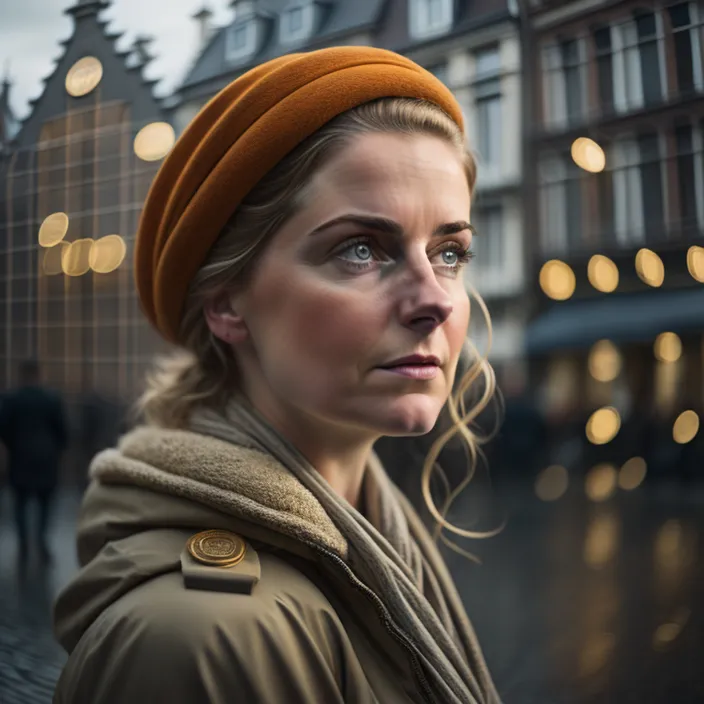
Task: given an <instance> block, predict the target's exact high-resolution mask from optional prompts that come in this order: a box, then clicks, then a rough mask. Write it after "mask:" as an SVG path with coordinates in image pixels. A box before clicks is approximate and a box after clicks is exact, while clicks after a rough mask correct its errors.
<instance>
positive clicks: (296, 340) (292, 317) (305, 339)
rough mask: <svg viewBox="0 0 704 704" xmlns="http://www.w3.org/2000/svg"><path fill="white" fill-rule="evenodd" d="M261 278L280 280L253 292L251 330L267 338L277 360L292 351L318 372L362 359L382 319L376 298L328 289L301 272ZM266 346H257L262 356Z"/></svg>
mask: <svg viewBox="0 0 704 704" xmlns="http://www.w3.org/2000/svg"><path fill="white" fill-rule="evenodd" d="M266 280H268V281H277V282H280V283H278V284H276V285H272V286H267V287H266V290H262V289H260V290H258V291H257V292H256V296H255V298H254V303H255V306H254V308H253V316H252V317H253V320H255V321H256V323H255V329H254V330H253V332H254V334H255V335H256V336H258V337H260V338H262V339H263V338H267V340H268V348H273V349H274V350H275V351H276V354H277V358H278V363H279V364H284V365H285V364H287V362H288V361H289V360H290V361H291V362H292V361H293V358H294V357H295V358H296V363H297V365H298V368H299V369H301V370H302V369H303V368H304V367H309V368H313V369H314V370H315V371H316V374H320V372H321V371H324V370H325V369H330V370H331V372H332V373H335V371H334V370H336V371H339V370H341V369H342V368H343V367H351V366H354V367H358V366H359V364H360V363H361V364H364V363H365V362H366V361H368V360H367V356H368V355H369V354H370V353H371V352H372V350H373V349H374V347H375V345H376V344H377V342H378V340H379V337H380V335H381V334H383V330H384V329H385V327H386V325H387V316H386V312H385V306H384V305H383V301H382V300H378V301H377V300H375V299H374V300H372V298H373V297H371V296H369V295H363V294H361V293H360V292H359V291H350V290H344V291H343V290H340V289H334V288H332V287H330V286H326V285H325V284H321V283H320V282H319V281H318V282H313V281H310V280H309V279H308V277H305V276H298V277H296V278H295V279H293V277H289V278H288V279H285V278H284V277H283V276H280V275H279V276H274V275H269V276H268V277H267V279H266ZM265 344H266V343H265ZM270 352H271V349H266V350H260V353H261V354H263V355H265V356H269V353H270ZM272 361H273V360H272ZM372 363H373V362H372Z"/></svg>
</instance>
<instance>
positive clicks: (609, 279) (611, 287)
mask: <svg viewBox="0 0 704 704" xmlns="http://www.w3.org/2000/svg"><path fill="white" fill-rule="evenodd" d="M587 277H588V278H589V283H590V284H591V285H592V286H593V287H594V288H595V289H596V290H597V291H601V292H602V293H612V292H613V291H615V290H616V288H617V287H618V267H617V266H616V264H615V263H614V262H613V261H612V260H611V259H609V258H608V257H605V256H604V255H603V254H595V255H594V256H593V257H592V258H591V259H590V260H589V264H588V265H587Z"/></svg>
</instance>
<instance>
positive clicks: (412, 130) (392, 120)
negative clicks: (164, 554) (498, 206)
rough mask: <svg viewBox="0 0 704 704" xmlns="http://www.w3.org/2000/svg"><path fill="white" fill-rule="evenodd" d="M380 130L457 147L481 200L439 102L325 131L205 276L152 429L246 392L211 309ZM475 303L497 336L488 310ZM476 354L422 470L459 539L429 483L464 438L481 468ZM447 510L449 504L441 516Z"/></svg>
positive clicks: (151, 383)
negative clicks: (339, 156) (322, 175)
mask: <svg viewBox="0 0 704 704" xmlns="http://www.w3.org/2000/svg"><path fill="white" fill-rule="evenodd" d="M379 132H382V133H383V132H387V133H397V134H407V135H415V134H424V135H433V136H436V137H439V138H440V139H443V140H444V141H446V142H448V143H450V144H452V145H453V146H454V147H455V148H456V149H457V151H458V153H460V154H461V156H462V158H463V161H464V165H465V171H466V175H467V182H468V184H469V188H470V191H471V192H473V190H474V185H475V181H476V165H475V160H474V158H473V156H472V155H471V154H470V153H469V152H468V151H467V149H466V146H465V138H464V135H463V134H462V131H461V130H460V129H459V127H458V126H457V125H456V124H455V122H454V121H453V120H452V119H451V118H450V117H449V116H448V115H447V114H446V113H445V112H443V111H442V110H441V109H440V108H438V107H436V106H435V105H433V104H431V103H428V102H425V101H420V100H415V99H407V98H383V99H381V100H376V101H373V102H370V103H366V104H364V105H361V106H360V107H357V108H354V109H353V110H350V111H348V112H346V113H344V114H342V115H340V116H339V117H337V118H335V119H334V120H332V121H331V122H329V123H328V124H326V125H325V126H324V127H322V128H321V129H320V130H318V131H317V132H316V133H315V134H314V135H312V136H311V137H309V138H308V139H307V140H306V141H304V142H303V143H302V144H301V145H299V146H298V147H297V148H296V149H295V150H294V151H293V152H291V154H289V155H288V156H287V157H286V158H284V159H283V160H282V161H281V162H280V163H279V164H278V165H277V166H276V168H275V169H273V170H272V171H271V172H269V173H268V174H267V176H266V177H265V178H264V179H262V181H261V182H260V183H259V184H258V185H257V186H256V187H255V188H254V189H253V190H252V192H251V193H250V194H249V196H248V197H247V198H246V199H245V201H244V202H242V203H241V204H240V205H239V207H238V208H237V211H236V212H235V214H234V216H233V217H232V218H231V220H230V222H229V223H228V224H227V226H226V227H225V229H224V230H223V233H222V234H221V236H220V237H219V239H218V241H217V242H216V243H215V245H214V246H213V248H212V249H211V251H210V253H209V255H208V257H207V259H206V261H205V263H204V264H203V266H202V267H201V268H200V270H199V271H198V273H197V274H196V276H195V278H194V280H193V281H192V283H191V285H190V288H189V292H188V296H187V298H186V302H185V305H184V314H183V320H182V323H181V329H180V340H181V344H182V346H183V348H184V349H183V350H181V351H179V352H176V353H173V354H171V355H168V356H166V357H162V358H160V359H158V360H157V365H156V368H155V370H154V371H153V373H151V374H150V375H149V376H148V377H147V389H146V391H145V392H144V394H143V395H142V397H141V399H140V401H139V403H138V410H139V411H140V412H141V414H142V415H143V417H144V418H145V420H146V421H147V422H148V423H152V424H155V425H159V426H163V427H171V428H179V427H184V426H185V425H186V424H187V422H188V419H189V416H190V414H191V412H192V410H194V409H195V408H196V407H199V406H211V407H215V408H219V409H222V408H224V406H225V405H226V403H227V401H228V400H229V398H230V397H231V395H232V390H233V389H235V388H237V384H238V376H239V375H238V369H237V365H236V362H235V359H234V356H233V355H232V352H231V350H230V349H229V347H228V346H227V345H226V344H225V343H224V342H222V341H221V340H219V339H218V338H217V337H215V335H213V334H212V332H211V331H210V329H209V327H208V325H207V323H206V320H205V316H204V315H203V308H204V305H205V303H206V302H207V301H208V300H211V299H212V298H213V297H215V296H217V295H219V294H221V293H222V292H223V291H232V290H233V289H237V288H242V287H246V285H247V280H248V276H249V275H250V273H251V272H252V270H253V269H254V268H255V266H256V262H257V260H258V258H259V256H260V255H261V253H262V252H263V251H264V249H265V248H266V246H267V244H268V243H269V241H270V240H271V238H272V236H273V235H274V234H275V233H276V231H277V230H278V229H279V228H280V227H281V226H282V225H283V224H284V223H285V222H286V221H287V220H288V219H289V218H290V217H291V216H292V215H293V214H294V213H295V212H296V211H297V210H298V209H299V208H300V207H301V206H302V204H303V203H304V202H305V200H306V195H307V190H308V186H309V184H310V182H311V180H312V177H313V175H314V174H315V173H316V172H317V170H318V169H319V168H320V167H321V165H322V164H323V163H324V162H325V161H327V160H329V159H330V158H332V156H333V155H334V154H336V153H338V152H339V151H340V150H341V149H342V148H343V147H344V146H345V145H346V144H348V143H349V142H350V141H351V140H352V139H353V138H354V137H355V136H356V135H360V134H365V133H379ZM475 297H476V296H475ZM476 298H477V300H478V301H479V305H480V308H481V310H482V312H483V313H484V316H485V319H486V321H487V325H488V326H489V330H490V329H491V323H490V320H489V316H488V312H487V310H486V306H485V305H484V303H483V302H482V301H481V299H480V298H478V297H476ZM467 354H468V355H469V359H470V360H471V361H470V362H469V365H468V369H467V371H466V373H465V374H464V375H463V376H462V378H461V379H460V380H459V382H458V383H457V384H456V390H455V391H454V392H453V394H452V396H451V398H450V399H449V401H448V403H447V410H448V411H449V414H450V418H451V424H450V427H449V428H448V429H447V430H445V431H444V432H443V433H441V435H440V437H439V438H438V440H437V441H436V442H435V443H434V444H433V446H432V448H431V451H430V453H429V455H428V457H427V458H426V462H425V465H424V467H423V494H424V496H425V500H426V502H427V504H428V508H429V510H430V512H431V514H432V515H433V516H434V518H435V519H436V520H437V521H438V524H439V525H441V526H442V527H444V528H448V529H449V530H451V531H453V532H458V534H460V535H465V534H469V533H468V532H467V531H462V530H461V529H459V528H456V527H455V526H451V525H450V524H448V523H447V521H445V518H444V517H443V516H442V515H441V512H440V511H439V510H438V509H437V508H436V506H435V503H434V501H433V499H432V497H431V493H430V477H431V474H432V472H433V468H434V467H435V466H436V460H437V456H438V455H439V453H440V451H441V450H442V448H443V447H444V446H445V445H446V444H447V443H448V442H449V441H450V440H451V439H452V438H455V437H458V438H460V439H461V440H462V441H463V442H464V444H465V446H466V449H467V452H468V457H469V459H470V465H471V467H474V466H476V462H477V458H478V452H479V444H480V443H481V441H482V438H480V437H479V436H478V435H477V434H476V433H474V432H473V431H472V430H470V427H469V426H470V424H471V423H472V422H473V421H474V420H475V419H476V417H477V415H479V413H481V411H482V410H483V409H484V408H486V406H487V404H488V403H489V400H490V399H491V396H492V394H493V391H494V386H495V383H494V374H493V370H492V369H491V367H490V365H489V364H488V362H487V360H486V357H485V356H480V355H479V354H478V353H477V351H476V349H474V348H473V346H472V345H471V343H468V350H467ZM480 379H483V380H484V389H483V393H482V394H481V397H480V398H479V399H478V400H477V402H476V403H473V404H472V405H471V407H470V408H467V406H466V401H465V399H466V397H467V392H468V391H469V390H470V389H472V388H474V387H475V386H476V383H477V382H478V381H479V380H480ZM469 476H471V470H470V473H469V474H468V477H469ZM467 481H468V480H467ZM464 484H466V481H465V482H463V485H464ZM454 493H455V494H456V492H454ZM449 498H450V500H451V499H452V498H454V497H453V496H450V497H449ZM447 508H448V503H447V500H446V502H445V507H444V508H443V510H442V513H445V512H446V510H447ZM471 535H474V534H471Z"/></svg>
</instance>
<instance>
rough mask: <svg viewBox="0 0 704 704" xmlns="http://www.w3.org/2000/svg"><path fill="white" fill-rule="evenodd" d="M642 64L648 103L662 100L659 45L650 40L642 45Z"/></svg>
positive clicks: (645, 94)
mask: <svg viewBox="0 0 704 704" xmlns="http://www.w3.org/2000/svg"><path fill="white" fill-rule="evenodd" d="M640 66H641V73H642V76H643V98H644V100H645V102H646V104H650V103H656V102H659V101H660V100H662V88H661V87H660V61H659V59H658V45H657V42H655V41H650V42H647V43H645V44H641V46H640Z"/></svg>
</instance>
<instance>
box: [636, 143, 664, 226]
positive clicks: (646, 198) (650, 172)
mask: <svg viewBox="0 0 704 704" xmlns="http://www.w3.org/2000/svg"><path fill="white" fill-rule="evenodd" d="M638 146H639V148H640V159H641V167H640V172H641V188H642V192H643V215H644V219H645V231H646V235H650V236H651V237H658V238H659V237H661V236H662V231H663V202H662V173H661V162H660V148H659V143H658V136H657V135H656V134H649V135H642V136H641V137H639V138H638Z"/></svg>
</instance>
